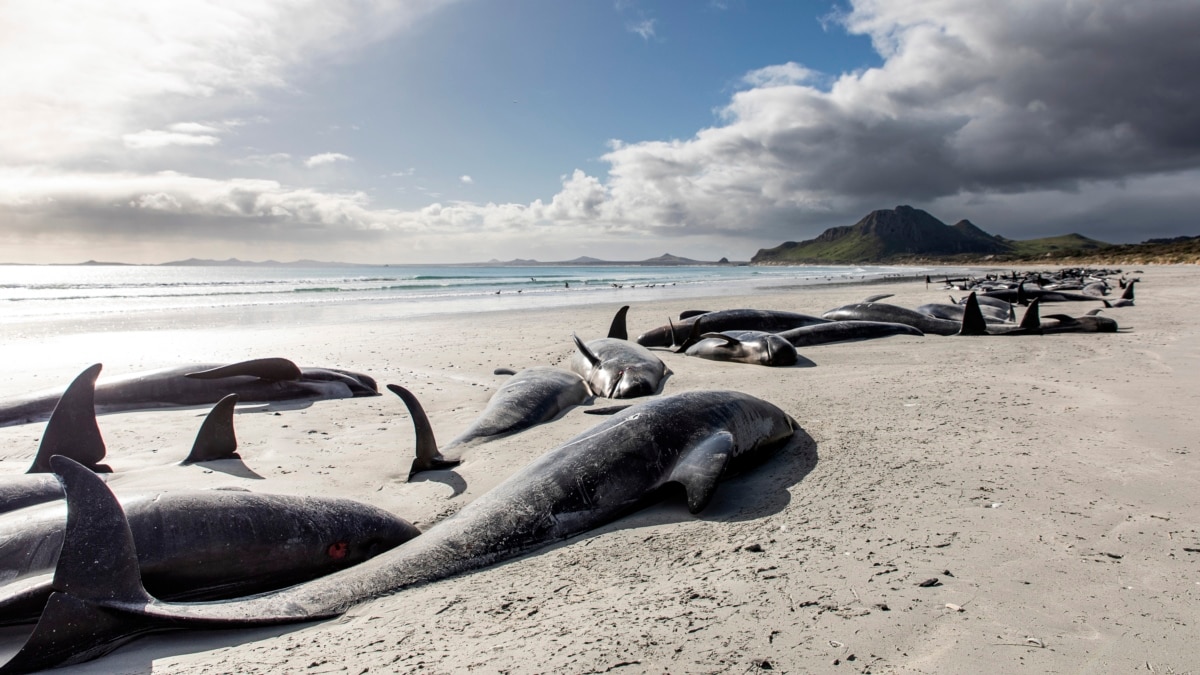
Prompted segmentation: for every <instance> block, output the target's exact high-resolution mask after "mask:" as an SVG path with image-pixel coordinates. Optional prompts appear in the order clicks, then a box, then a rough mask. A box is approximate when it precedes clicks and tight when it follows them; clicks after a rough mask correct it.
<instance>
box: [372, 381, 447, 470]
mask: <svg viewBox="0 0 1200 675" xmlns="http://www.w3.org/2000/svg"><path fill="white" fill-rule="evenodd" d="M387 388H388V389H389V390H390V391H391V392H392V393H393V394H395V395H397V396H399V397H400V400H402V401H404V405H405V406H407V407H408V414H409V415H412V420H413V427H414V430H415V432H416V435H417V439H416V444H417V456H416V459H414V460H413V463H412V467H411V468H410V469H409V471H408V479H409V480H412V477H413V476H415V475H417V474H418V473H421V472H422V471H438V470H442V469H450V468H452V467H455V466H458V465H459V464H460V461H459V460H457V459H446V458H445V457H443V456H442V453H441V452H439V451H438V447H437V439H436V438H434V435H433V425H431V424H430V423H429V417H428V416H427V415H426V414H425V409H424V408H422V407H421V402H420V401H418V400H417V397H416V396H413V393H412V392H411V391H409V390H407V389H405V388H404V387H401V386H400V385H396V384H389V385H388V386H387Z"/></svg>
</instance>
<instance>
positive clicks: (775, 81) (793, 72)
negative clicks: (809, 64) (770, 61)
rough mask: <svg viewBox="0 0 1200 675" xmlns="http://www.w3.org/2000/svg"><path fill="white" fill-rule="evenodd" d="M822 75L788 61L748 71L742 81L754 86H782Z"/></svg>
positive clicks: (803, 81) (799, 82) (807, 80)
mask: <svg viewBox="0 0 1200 675" xmlns="http://www.w3.org/2000/svg"><path fill="white" fill-rule="evenodd" d="M819 76H820V74H819V73H817V72H816V71H812V70H809V69H808V68H805V67H804V66H802V65H800V64H798V63H795V62H793V61H788V62H787V63H784V64H780V65H775V66H767V67H766V68H759V69H758V70H752V71H750V72H749V73H746V74H745V75H744V76H743V77H742V81H743V82H745V83H746V84H749V85H751V86H754V87H782V86H784V85H789V84H804V83H806V82H811V81H813V80H815V79H817V78H818V77H819Z"/></svg>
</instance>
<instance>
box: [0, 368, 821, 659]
mask: <svg viewBox="0 0 1200 675" xmlns="http://www.w3.org/2000/svg"><path fill="white" fill-rule="evenodd" d="M797 428H798V425H797V424H796V422H795V421H794V420H793V419H792V418H791V417H790V416H789V415H788V414H787V413H785V412H783V411H782V410H780V409H779V408H777V407H776V406H774V405H772V404H771V403H768V402H766V401H763V400H761V399H758V398H755V397H753V396H750V395H748V394H743V393H740V392H734V391H691V392H685V393H681V394H675V395H673V396H666V397H662V398H657V399H652V400H649V401H646V402H643V403H640V404H636V405H632V406H629V407H628V408H625V409H624V410H622V411H620V412H618V413H616V414H615V415H613V416H612V417H609V418H608V419H606V420H604V421H603V422H601V423H599V424H597V425H596V426H594V427H592V428H591V429H589V430H587V431H585V432H583V433H581V434H579V435H578V436H576V437H574V438H572V439H570V440H568V441H566V442H565V443H563V444H562V445H560V446H558V447H557V448H554V449H552V450H550V451H548V452H546V453H545V454H544V455H542V456H541V457H540V458H538V459H536V460H534V461H533V462H532V463H530V464H529V465H527V466H526V467H525V468H524V469H522V470H521V471H519V472H517V473H516V474H514V475H512V476H511V477H509V478H508V479H507V480H505V481H504V482H502V483H501V484H499V485H497V486H496V487H495V488H493V489H492V490H490V491H489V492H487V493H486V494H484V495H482V496H480V497H478V498H477V499H475V500H474V501H473V502H471V503H470V504H468V505H466V506H465V507H463V509H462V510H461V511H459V512H458V513H457V514H455V515H453V516H451V517H449V518H447V519H445V520H443V521H441V522H439V523H437V524H436V525H434V526H433V527H431V528H429V529H428V530H427V531H425V532H424V533H423V534H422V535H421V536H419V537H417V538H415V539H413V540H411V541H408V542H406V543H404V544H402V545H401V546H398V547H397V548H395V549H392V550H391V551H388V552H387V553H383V554H381V555H379V556H376V557H374V558H372V559H370V560H368V561H366V562H364V563H361V564H359V565H357V566H355V567H352V568H350V569H347V570H343V571H341V572H336V573H334V574H330V575H328V576H325V577H322V578H320V579H315V580H313V581H309V582H306V583H303V584H298V585H295V586H292V587H290V588H286V589H283V590H278V591H273V592H269V593H263V594H260V595H256V596H253V597H249V598H244V599H238V600H225V601H219V602H208V603H195V604H189V603H169V602H163V601H161V600H159V599H156V598H154V597H152V596H151V595H149V594H148V593H147V592H146V590H145V589H144V588H143V586H142V583H141V580H140V578H139V574H138V567H137V554H136V549H135V543H134V540H133V537H132V535H131V534H130V531H129V526H128V524H127V522H126V520H125V517H124V515H123V514H122V512H121V510H120V507H119V505H118V504H117V503H116V501H115V500H114V499H113V497H112V493H111V492H109V490H108V488H107V487H106V486H105V485H104V483H103V482H102V481H100V480H99V479H97V478H96V475H95V474H93V473H92V472H91V471H88V470H87V469H85V468H83V467H81V466H79V465H78V464H75V463H74V462H71V461H70V460H68V459H65V458H55V459H54V460H52V464H53V466H54V470H55V472H56V473H58V474H59V475H60V476H61V477H62V479H63V483H64V485H65V488H66V491H67V504H68V520H67V531H66V535H65V537H64V542H63V547H62V553H61V554H60V556H59V562H58V568H57V570H56V572H55V577H54V589H55V591H56V592H55V593H54V594H53V595H51V596H50V599H49V601H48V602H47V603H46V608H45V610H44V611H43V612H42V616H41V618H40V620H39V621H38V624H37V626H36V627H35V628H34V630H33V633H32V635H31V636H30V637H29V639H28V640H27V641H26V643H25V645H24V646H23V647H22V648H21V650H20V651H19V652H18V653H17V654H16V655H14V656H13V657H12V659H11V660H10V661H9V662H8V663H7V664H5V666H4V667H3V668H0V673H26V672H31V671H33V670H38V669H43V668H48V667H51V666H57V665H67V664H71V663H78V662H81V661H84V660H88V659H92V658H95V657H97V656H100V655H103V654H105V653H107V652H109V651H111V650H112V649H114V648H115V647H116V646H118V645H120V644H122V643H124V642H126V641H128V640H130V639H133V638H135V637H137V636H139V635H143V634H145V633H150V632H153V631H161V630H170V629H179V628H205V627H207V628H218V627H232V626H252V625H264V624H279V623H289V622H297V621H310V620H314V619H322V618H329V617H333V616H337V615H339V614H341V613H343V612H345V611H346V610H347V609H349V608H350V607H352V606H353V605H355V604H357V603H360V602H363V601H366V600H369V599H372V598H376V597H379V596H382V595H386V594H390V593H394V592H396V591H399V590H401V589H403V588H407V587H410V586H414V585H417V584H422V583H427V582H431V581H435V580H438V579H444V578H446V577H449V576H452V575H455V574H460V573H462V572H466V571H469V570H474V569H479V568H482V567H486V566H488V565H491V564H493V563H495V562H498V561H501V560H507V559H510V558H513V557H515V556H518V555H520V554H522V553H525V552H527V551H529V550H532V549H535V548H538V547H540V546H544V545H546V544H548V543H551V542H554V541H559V540H562V539H566V538H568V537H571V536H574V535H577V534H581V533H583V532H586V531H588V530H591V529H593V528H596V527H599V526H601V525H604V524H606V523H609V522H612V521H613V520H616V519H617V518H620V517H621V516H623V515H626V514H628V513H630V512H632V511H634V510H636V509H638V508H641V507H643V506H645V505H647V504H648V503H650V502H652V501H653V500H655V499H657V498H661V496H662V494H663V490H664V488H666V487H667V486H668V485H670V484H678V485H682V486H683V488H684V491H685V492H686V501H687V505H688V509H689V510H690V511H692V512H693V513H695V512H699V511H701V510H702V509H704V507H705V506H706V505H707V504H708V503H709V500H710V499H711V498H712V496H713V494H714V491H715V489H716V487H717V482H718V481H719V480H720V479H721V478H722V477H724V476H726V475H728V474H730V473H731V472H733V471H736V470H738V469H741V468H744V467H745V466H747V465H750V464H752V463H754V462H757V461H760V460H762V459H764V458H765V457H767V456H768V455H769V454H770V453H772V452H774V451H775V450H776V449H778V448H780V447H783V446H784V445H786V444H788V443H789V442H790V441H791V439H792V437H793V434H794V433H795V431H796V429H797Z"/></svg>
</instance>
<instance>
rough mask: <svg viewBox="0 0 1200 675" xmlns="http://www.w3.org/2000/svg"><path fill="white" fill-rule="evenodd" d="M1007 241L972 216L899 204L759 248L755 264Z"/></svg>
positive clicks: (935, 251)
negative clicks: (946, 215) (944, 217)
mask: <svg viewBox="0 0 1200 675" xmlns="http://www.w3.org/2000/svg"><path fill="white" fill-rule="evenodd" d="M1012 250H1013V246H1012V244H1011V243H1010V242H1008V241H1007V240H1003V239H1000V238H999V237H995V236H992V235H990V234H988V233H987V232H984V231H983V230H981V229H979V228H978V227H976V226H975V225H974V224H972V223H971V221H969V220H962V221H959V222H957V223H955V224H954V225H947V224H945V223H943V222H942V221H940V220H938V219H937V218H934V217H933V216H931V215H929V213H927V212H925V211H922V210H921V209H914V208H913V207H911V206H897V207H896V208H894V209H881V210H878V211H872V212H871V213H869V214H867V216H866V217H865V218H863V219H862V220H860V221H858V222H857V223H855V224H854V225H850V226H848V227H847V226H843V227H831V228H829V229H828V230H825V231H824V232H822V233H821V234H820V236H818V237H817V238H816V239H809V240H808V241H802V242H794V241H789V242H785V243H783V244H780V245H779V246H776V247H775V248H769V249H761V250H760V251H759V252H758V253H756V254H755V255H754V257H753V258H751V262H752V263H825V264H828V263H835V264H839V263H845V264H850V263H867V262H871V263H874V262H891V261H897V260H911V259H915V258H938V257H952V256H963V255H967V256H973V257H978V256H987V255H996V254H1004V253H1009V252H1011V251H1012Z"/></svg>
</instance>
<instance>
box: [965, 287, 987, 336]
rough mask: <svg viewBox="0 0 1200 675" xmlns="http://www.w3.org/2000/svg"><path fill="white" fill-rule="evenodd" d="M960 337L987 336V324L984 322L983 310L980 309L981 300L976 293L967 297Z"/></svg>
mask: <svg viewBox="0 0 1200 675" xmlns="http://www.w3.org/2000/svg"><path fill="white" fill-rule="evenodd" d="M958 334H959V335H987V334H988V332H987V322H986V321H984V320H983V310H981V309H979V299H978V298H976V297H975V292H974V291H971V294H970V295H968V296H967V304H966V305H965V306H964V307H963V318H962V327H961V328H959V329H958Z"/></svg>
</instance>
